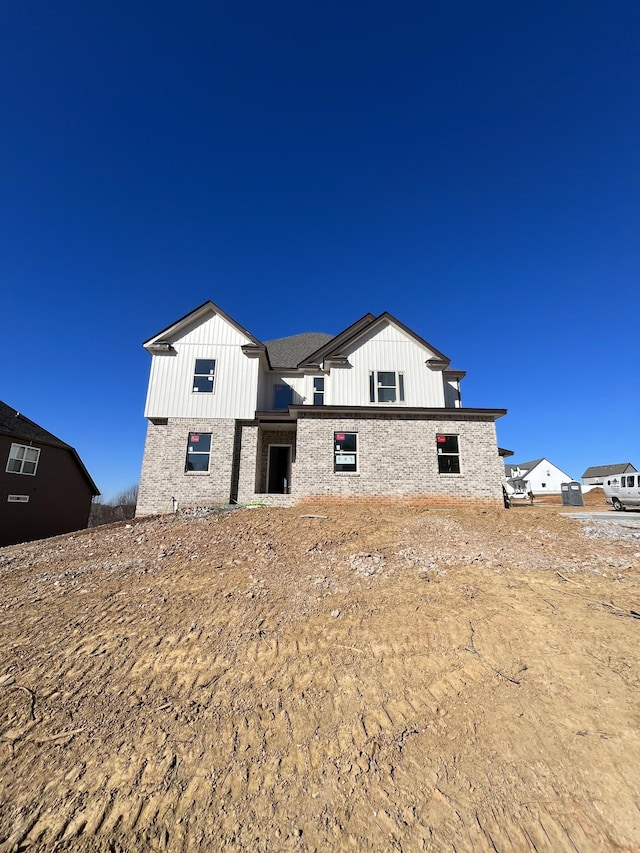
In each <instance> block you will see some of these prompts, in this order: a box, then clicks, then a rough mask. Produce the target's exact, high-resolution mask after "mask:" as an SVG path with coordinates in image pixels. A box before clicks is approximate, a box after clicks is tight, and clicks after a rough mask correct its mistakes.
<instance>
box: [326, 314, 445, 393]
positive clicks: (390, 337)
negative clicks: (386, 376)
mask: <svg viewBox="0 0 640 853" xmlns="http://www.w3.org/2000/svg"><path fill="white" fill-rule="evenodd" d="M342 354H343V355H346V356H347V357H348V360H349V364H350V367H332V368H331V372H330V375H329V378H328V380H327V382H326V389H327V390H326V399H325V402H326V404H327V405H332V406H370V405H372V404H371V401H370V399H369V372H370V371H371V370H375V371H380V370H394V371H396V372H401V373H404V391H405V401H404V404H403V405H405V406H424V407H428V408H431V407H435V408H440V407H443V406H444V383H443V379H442V372H441V371H439V370H432V369H431V368H429V367H427V365H426V364H425V362H426V361H427V360H428V359H430V358H433V357H434V353H432V352H431V350H429V349H427V348H425V347H423V346H421V345H420V344H418V343H417V342H416V341H415V340H414V339H413V338H411V337H410V336H409V335H407V334H406V332H404V331H402V329H399V328H398V327H397V326H395V325H393V324H392V323H388V322H387V323H385V324H383V325H382V326H381V327H378V328H377V329H376V330H375V331H373V332H372V333H370V334H369V335H366V336H364V337H363V338H360V339H359V340H358V341H357V342H356V343H355V344H354V345H352V346H351V347H349V348H345V349H344V350H343V351H342ZM375 405H378V406H379V407H380V408H383V409H384V408H388V406H389V404H383V403H380V404H375ZM392 405H397V404H392Z"/></svg>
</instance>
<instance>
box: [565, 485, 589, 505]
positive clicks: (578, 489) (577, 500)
mask: <svg viewBox="0 0 640 853" xmlns="http://www.w3.org/2000/svg"><path fill="white" fill-rule="evenodd" d="M560 489H561V491H562V506H584V500H583V499H582V486H581V485H580V483H578V482H577V481H576V480H572V481H571V482H570V483H560Z"/></svg>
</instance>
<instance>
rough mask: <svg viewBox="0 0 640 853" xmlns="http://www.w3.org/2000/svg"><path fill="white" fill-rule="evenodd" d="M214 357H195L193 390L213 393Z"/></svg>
mask: <svg viewBox="0 0 640 853" xmlns="http://www.w3.org/2000/svg"><path fill="white" fill-rule="evenodd" d="M215 376H216V360H215V358H196V366H195V368H194V371H193V391H194V393H198V394H213V390H214V388H215V384H216V383H215Z"/></svg>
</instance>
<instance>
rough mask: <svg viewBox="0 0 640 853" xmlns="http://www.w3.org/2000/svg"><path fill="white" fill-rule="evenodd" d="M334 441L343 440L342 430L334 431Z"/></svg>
mask: <svg viewBox="0 0 640 853" xmlns="http://www.w3.org/2000/svg"><path fill="white" fill-rule="evenodd" d="M336 441H344V433H343V432H337V433H336Z"/></svg>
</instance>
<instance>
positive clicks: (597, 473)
mask: <svg viewBox="0 0 640 853" xmlns="http://www.w3.org/2000/svg"><path fill="white" fill-rule="evenodd" d="M628 468H632V469H633V470H634V471H635V470H636V469H635V467H634V466H633V465H632V464H631V462H620V463H616V464H615V465H592V466H591V467H590V468H587V470H586V471H585V472H584V474H583V475H582V477H583V478H584V477H608V476H609V474H624V472H625V471H626V470H627V469H628Z"/></svg>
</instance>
